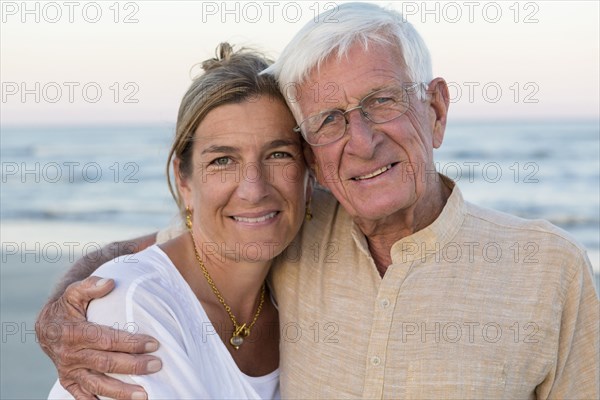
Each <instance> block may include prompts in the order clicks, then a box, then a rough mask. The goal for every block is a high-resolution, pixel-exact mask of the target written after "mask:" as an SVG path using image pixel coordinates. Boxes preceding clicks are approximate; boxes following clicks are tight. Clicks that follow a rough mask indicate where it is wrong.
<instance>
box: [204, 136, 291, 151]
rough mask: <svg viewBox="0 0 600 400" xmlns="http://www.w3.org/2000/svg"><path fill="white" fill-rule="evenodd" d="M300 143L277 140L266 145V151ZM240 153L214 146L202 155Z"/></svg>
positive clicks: (236, 149)
mask: <svg viewBox="0 0 600 400" xmlns="http://www.w3.org/2000/svg"><path fill="white" fill-rule="evenodd" d="M299 144H300V143H298V142H296V141H293V140H288V139H277V140H273V141H271V142H269V143H267V144H266V146H265V148H266V149H274V148H277V147H285V146H297V145H299ZM239 151H240V149H239V147H233V146H220V145H213V146H209V147H207V148H206V149H204V150H202V154H209V153H238V152H239Z"/></svg>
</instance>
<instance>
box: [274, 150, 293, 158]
mask: <svg viewBox="0 0 600 400" xmlns="http://www.w3.org/2000/svg"><path fill="white" fill-rule="evenodd" d="M291 156H292V155H291V154H290V153H287V152H285V151H276V152H275V153H273V154H271V158H290V157H291Z"/></svg>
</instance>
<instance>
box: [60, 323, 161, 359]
mask: <svg viewBox="0 0 600 400" xmlns="http://www.w3.org/2000/svg"><path fill="white" fill-rule="evenodd" d="M71 328H74V329H71V330H70V331H68V334H70V335H71V336H72V337H70V338H68V340H66V342H68V343H76V344H78V346H77V349H93V350H105V351H110V352H123V353H133V354H142V353H151V352H153V351H156V350H157V349H158V342H157V341H156V339H154V338H153V337H152V336H149V335H144V334H141V333H130V332H127V331H124V330H120V329H114V328H111V327H110V326H105V325H99V324H95V323H93V322H83V323H78V324H76V325H74V326H72V327H71ZM65 334H67V332H65ZM65 339H66V338H65Z"/></svg>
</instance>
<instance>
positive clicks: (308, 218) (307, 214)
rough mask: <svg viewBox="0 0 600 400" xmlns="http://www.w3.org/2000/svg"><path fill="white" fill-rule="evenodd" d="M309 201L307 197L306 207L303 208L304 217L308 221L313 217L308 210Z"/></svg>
mask: <svg viewBox="0 0 600 400" xmlns="http://www.w3.org/2000/svg"><path fill="white" fill-rule="evenodd" d="M310 202H311V199H308V202H307V203H306V209H305V210H304V219H305V220H307V221H310V220H311V219H312V217H313V215H312V211H311V210H310Z"/></svg>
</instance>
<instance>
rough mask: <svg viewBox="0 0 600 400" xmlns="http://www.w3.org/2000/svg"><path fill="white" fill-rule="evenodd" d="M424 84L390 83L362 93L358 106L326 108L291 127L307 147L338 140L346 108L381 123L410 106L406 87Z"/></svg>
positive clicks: (344, 121)
mask: <svg viewBox="0 0 600 400" xmlns="http://www.w3.org/2000/svg"><path fill="white" fill-rule="evenodd" d="M421 85H425V84H424V83H416V84H414V85H411V86H408V87H403V86H392V87H388V88H385V89H381V90H377V91H375V92H373V93H371V94H369V95H367V96H365V97H364V98H363V99H362V100H361V101H360V103H358V106H356V107H352V108H349V109H348V110H346V111H343V110H339V109H338V110H327V111H323V112H320V113H318V114H316V115H313V116H311V117H308V118H306V119H305V120H304V121H302V122H301V123H300V125H298V126H296V127H295V128H294V132H299V133H301V134H302V136H303V137H304V139H305V140H306V141H307V142H308V144H310V145H311V146H324V145H326V144H330V143H333V142H335V141H337V140H339V139H341V138H342V137H343V136H344V135H345V134H346V128H347V126H348V119H347V118H346V114H348V113H349V112H350V111H354V110H360V113H361V114H362V116H363V117H365V118H366V119H368V120H369V121H371V122H373V123H375V124H383V123H385V122H389V121H391V120H394V119H396V118H398V117H400V116H401V115H403V114H404V113H405V112H406V111H407V110H408V108H409V106H410V101H409V89H410V90H414V88H419V87H420V86H421Z"/></svg>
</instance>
